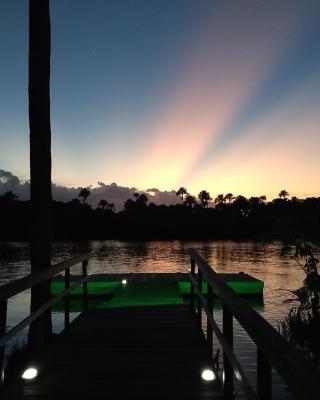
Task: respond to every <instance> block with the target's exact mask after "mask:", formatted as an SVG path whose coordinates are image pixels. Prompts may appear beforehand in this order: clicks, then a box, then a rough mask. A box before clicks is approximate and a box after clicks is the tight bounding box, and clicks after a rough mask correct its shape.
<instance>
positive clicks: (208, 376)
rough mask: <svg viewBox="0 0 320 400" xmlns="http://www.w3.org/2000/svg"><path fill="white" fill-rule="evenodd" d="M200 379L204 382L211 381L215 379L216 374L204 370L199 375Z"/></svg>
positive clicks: (210, 370) (209, 370)
mask: <svg viewBox="0 0 320 400" xmlns="http://www.w3.org/2000/svg"><path fill="white" fill-rule="evenodd" d="M201 378H202V379H203V380H204V381H213V380H215V379H216V374H215V373H214V372H213V371H212V369H208V368H207V369H204V370H203V371H202V373H201Z"/></svg>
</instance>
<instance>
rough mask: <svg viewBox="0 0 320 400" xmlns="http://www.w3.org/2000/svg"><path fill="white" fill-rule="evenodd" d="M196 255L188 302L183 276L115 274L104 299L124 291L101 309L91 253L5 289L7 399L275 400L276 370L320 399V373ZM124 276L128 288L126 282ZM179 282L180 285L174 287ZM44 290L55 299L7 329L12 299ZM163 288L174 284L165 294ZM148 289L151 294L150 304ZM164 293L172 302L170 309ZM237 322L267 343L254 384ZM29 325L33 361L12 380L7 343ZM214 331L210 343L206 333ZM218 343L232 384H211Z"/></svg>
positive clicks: (2, 338)
mask: <svg viewBox="0 0 320 400" xmlns="http://www.w3.org/2000/svg"><path fill="white" fill-rule="evenodd" d="M189 254H190V269H189V274H188V279H189V282H187V283H188V285H189V289H188V296H187V302H186V301H185V300H186V299H185V297H184V293H183V291H181V287H180V283H181V282H180V279H183V282H182V283H184V280H185V279H186V277H187V276H186V275H184V276H178V277H177V276H176V277H174V276H173V275H170V274H165V275H149V276H147V275H139V276H138V274H136V275H127V276H126V277H124V276H121V275H112V276H104V278H103V279H107V278H108V279H110V281H109V280H108V281H107V283H108V285H109V286H108V285H106V286H104V283H103V286H104V287H103V295H104V296H106V293H105V289H106V288H109V289H110V288H114V287H115V288H116V293H115V295H113V297H111V299H110V296H106V297H107V298H106V302H105V303H106V304H104V303H103V304H98V305H97V306H96V307H95V308H92V307H91V305H90V286H89V284H88V283H90V282H91V283H92V286H91V290H93V292H96V294H97V292H99V290H100V289H99V285H97V283H100V282H101V276H100V277H99V276H97V277H94V276H93V275H88V273H87V266H88V259H89V257H88V255H86V254H84V255H78V256H75V257H73V258H71V259H68V260H66V261H63V262H61V263H58V264H55V265H52V266H51V267H50V268H45V269H43V270H39V271H37V272H35V273H33V274H30V275H28V276H25V277H23V278H20V279H17V280H16V281H12V282H9V283H7V284H5V285H3V286H1V287H0V400H2V399H4V400H7V399H8V400H9V399H10V400H11V399H14V400H19V399H27V400H36V399H38V400H41V399H51V400H63V399H104V398H110V399H155V400H157V399H159V400H160V399H169V400H170V399H172V400H179V399H181V400H182V399H190V400H191V399H193V400H197V399H209V398H210V399H212V400H219V399H222V398H224V399H225V400H234V398H235V394H236V393H235V383H237V385H240V388H241V393H243V395H244V396H245V397H246V398H247V399H248V400H271V398H272V386H273V385H272V368H274V369H275V370H276V371H277V372H278V374H279V375H280V376H281V378H282V379H283V381H284V382H285V383H286V384H287V386H288V388H289V390H290V391H291V392H292V393H293V394H294V395H295V398H296V399H299V400H300V399H301V400H302V399H303V400H304V399H308V400H319V398H320V389H319V381H320V375H319V371H318V370H317V369H316V368H315V366H314V365H313V364H312V362H311V361H310V360H307V359H306V358H305V357H304V356H303V354H302V353H301V352H299V351H297V350H296V349H295V348H294V347H293V346H292V345H291V344H290V343H288V342H287V341H286V340H285V339H284V338H283V337H282V336H281V335H280V334H279V332H277V331H276V330H275V329H274V328H273V327H272V326H271V325H270V324H269V323H268V322H267V321H266V320H264V319H263V318H262V316H261V315H259V314H258V313H257V312H256V311H255V310H254V309H253V308H252V307H251V306H250V305H249V303H248V302H246V301H245V300H244V299H243V298H242V297H240V296H239V295H238V294H237V293H236V292H235V290H234V289H233V288H232V287H231V286H229V282H227V283H226V282H225V280H224V279H223V276H220V275H219V274H217V273H216V272H215V271H214V270H213V269H212V268H211V267H210V266H209V265H208V264H207V263H206V262H205V261H204V260H203V259H202V258H201V257H200V256H199V255H198V254H197V253H196V252H195V251H194V250H192V249H190V250H189ZM79 263H82V276H81V277H78V278H77V279H78V280H77V281H76V282H74V281H73V280H72V279H71V277H70V269H71V268H72V267H73V266H75V265H77V264H79ZM63 271H64V282H59V281H58V283H59V284H60V283H62V284H63V290H62V291H61V290H59V292H58V293H51V296H50V291H49V289H50V286H49V285H48V283H49V282H50V280H52V279H55V277H56V276H57V275H58V274H60V273H61V272H63ZM122 278H126V280H127V282H121V281H120V279H122ZM177 278H178V282H176V281H172V279H177ZM234 278H238V282H239V283H240V284H242V283H243V280H244V281H246V277H245V276H244V274H239V276H238V277H234ZM60 279H61V278H60ZM252 279H253V280H254V278H252ZM141 280H142V281H141ZM256 281H257V280H256ZM238 282H235V283H238ZM252 282H253V283H255V281H252ZM53 283H54V282H53ZM249 283H250V282H249ZM258 283H259V281H258ZM39 285H40V286H41V287H42V288H44V287H45V288H46V290H47V294H48V297H47V298H46V299H45V300H42V301H38V304H37V308H34V309H33V310H32V312H31V313H30V315H28V316H27V317H26V318H24V319H23V320H22V321H20V322H19V323H18V324H17V325H16V326H14V327H11V328H9V329H7V305H8V300H9V299H10V298H12V297H13V296H15V295H17V294H18V293H20V292H22V291H25V290H27V289H30V288H32V289H33V288H38V287H39ZM43 285H45V286H43ZM163 286H166V289H165V296H164V291H163ZM178 287H179V290H178ZM80 288H81V290H80V292H79V293H80V296H81V299H82V300H81V310H80V311H81V312H82V313H81V314H80V315H79V316H78V317H77V318H76V319H75V320H74V321H73V322H72V323H70V312H71V311H72V310H71V307H70V304H71V301H72V300H73V298H72V294H74V291H75V289H77V290H78V289H80ZM146 288H147V289H146ZM51 289H52V287H51ZM98 289H99V290H98ZM112 290H114V289H112ZM141 290H144V294H143V296H142V297H143V298H142V299H141ZM34 293H35V294H37V293H36V292H34ZM93 294H94V293H93ZM214 295H216V296H218V297H219V299H217V298H214ZM137 297H139V299H138V300H139V302H138V304H137ZM164 297H165V298H166V299H167V300H168V302H167V303H165V304H163V301H164V300H163V298H164ZM34 298H35V297H34ZM133 299H134V302H133ZM61 300H63V301H64V303H63V305H62V308H61V310H60V311H61V312H63V314H64V327H65V329H64V331H63V332H62V333H61V334H59V335H52V334H51V332H50V329H49V328H50V326H49V325H50V324H48V323H46V322H47V321H50V320H49V319H47V316H48V315H49V316H50V315H51V313H52V310H53V307H55V306H56V305H58V304H59V302H61ZM146 300H147V301H146ZM159 300H161V304H159ZM217 301H220V302H221V305H222V329H221V325H219V324H217V322H216V320H215V317H214V314H215V309H214V303H216V302H217ZM146 303H147V304H146ZM150 303H151V304H150ZM204 314H205V318H203V316H204ZM234 320H237V321H238V322H239V323H240V324H241V325H242V327H243V329H244V330H245V331H246V332H247V334H248V336H249V337H250V338H251V339H252V340H253V341H254V342H255V344H256V346H257V364H256V374H257V382H256V385H254V386H253V385H252V384H251V382H250V381H249V379H248V375H247V371H246V370H244V368H243V366H242V365H241V363H240V361H239V359H238V358H237V356H236V354H235V352H234V349H233V341H234V333H233V325H234V324H233V321H234ZM29 325H30V327H32V328H33V329H31V330H30V331H29V336H28V339H29V341H28V348H27V350H28V352H29V356H28V358H27V359H26V360H25V364H24V365H23V366H21V367H23V369H21V370H18V369H16V370H15V374H14V375H12V374H11V375H10V374H9V373H8V374H7V372H6V371H7V370H8V366H6V354H5V346H6V344H7V343H8V342H9V341H10V340H11V339H13V338H15V337H16V336H17V335H18V334H19V333H20V332H22V331H23V329H25V328H26V327H27V326H29ZM205 325H206V328H205V331H206V337H205V336H204V333H203V331H202V327H203V326H205ZM30 332H31V333H30ZM213 340H215V341H217V342H219V347H220V349H221V353H222V357H221V358H222V363H221V370H220V375H222V376H223V385H222V383H221V381H220V379H219V378H218V376H217V374H216V379H215V380H213V381H211V382H205V381H203V380H202V378H201V373H202V371H203V370H204V369H206V368H208V367H209V368H210V367H211V368H212V367H213V364H214V354H213ZM32 366H33V367H36V368H37V369H38V372H39V375H38V377H36V378H35V379H34V380H31V381H24V380H22V378H21V375H22V372H23V371H24V370H25V369H26V368H29V367H32ZM6 377H7V378H6ZM10 377H11V380H10ZM11 389H12V390H11ZM238 393H239V392H238V389H237V395H238Z"/></svg>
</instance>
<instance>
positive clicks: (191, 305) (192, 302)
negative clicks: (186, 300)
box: [190, 258, 196, 310]
mask: <svg viewBox="0 0 320 400" xmlns="http://www.w3.org/2000/svg"><path fill="white" fill-rule="evenodd" d="M190 267H191V268H190V273H191V275H192V276H193V278H195V276H196V274H195V268H196V263H195V262H194V259H193V258H190ZM194 303H195V295H194V287H193V284H192V283H190V307H191V309H192V310H194Z"/></svg>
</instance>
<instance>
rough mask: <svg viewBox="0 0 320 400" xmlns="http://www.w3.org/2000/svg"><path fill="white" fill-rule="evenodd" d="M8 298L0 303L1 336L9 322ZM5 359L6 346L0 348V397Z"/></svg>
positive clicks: (0, 394) (0, 395) (0, 396)
mask: <svg viewBox="0 0 320 400" xmlns="http://www.w3.org/2000/svg"><path fill="white" fill-rule="evenodd" d="M7 304H8V302H7V300H5V301H2V302H1V303H0V337H2V336H4V335H5V334H6V324H7ZM4 360H5V346H2V347H1V348H0V398H2V395H3V387H4Z"/></svg>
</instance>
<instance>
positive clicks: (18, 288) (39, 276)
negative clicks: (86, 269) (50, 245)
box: [0, 254, 89, 302]
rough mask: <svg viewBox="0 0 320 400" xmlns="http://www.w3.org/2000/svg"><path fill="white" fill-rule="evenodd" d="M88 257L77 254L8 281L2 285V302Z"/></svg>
mask: <svg viewBox="0 0 320 400" xmlns="http://www.w3.org/2000/svg"><path fill="white" fill-rule="evenodd" d="M88 259H89V255H88V254H79V255H77V256H74V257H71V258H69V259H68V260H65V261H62V262H60V263H57V264H55V265H52V266H51V267H50V268H45V269H43V270H39V271H36V272H33V273H31V274H29V275H27V276H24V277H22V278H20V279H16V280H14V281H11V282H8V283H6V284H5V285H2V286H0V302H2V301H4V300H7V299H9V298H10V297H12V296H15V295H16V294H19V293H20V292H23V291H24V290H27V289H30V288H31V287H33V286H35V285H37V284H38V283H41V282H43V281H45V280H47V279H50V278H52V277H53V276H54V275H56V274H58V273H59V272H62V271H64V270H66V269H68V268H70V267H72V266H73V265H75V264H78V263H80V262H82V261H86V260H88Z"/></svg>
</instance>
